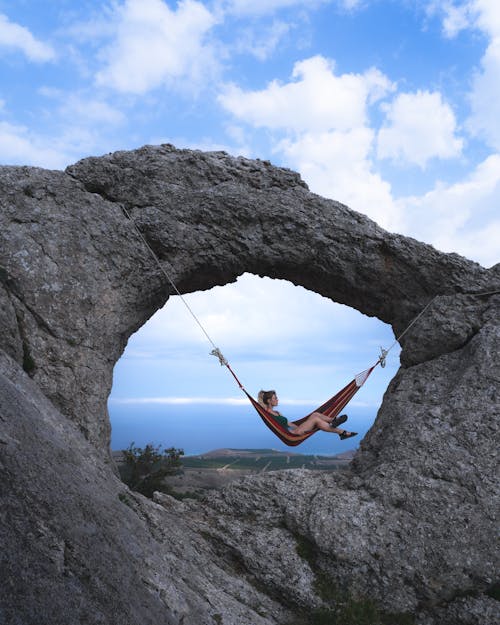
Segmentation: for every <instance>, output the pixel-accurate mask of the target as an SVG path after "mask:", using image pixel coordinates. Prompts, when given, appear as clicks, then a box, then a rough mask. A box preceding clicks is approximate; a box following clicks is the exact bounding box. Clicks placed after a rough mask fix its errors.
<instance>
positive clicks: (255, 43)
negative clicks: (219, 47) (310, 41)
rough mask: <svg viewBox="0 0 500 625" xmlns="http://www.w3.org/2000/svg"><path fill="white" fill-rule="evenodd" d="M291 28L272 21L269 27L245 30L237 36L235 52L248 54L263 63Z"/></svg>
mask: <svg viewBox="0 0 500 625" xmlns="http://www.w3.org/2000/svg"><path fill="white" fill-rule="evenodd" d="M291 27H292V26H291V25H290V24H287V23H286V22H282V21H273V22H272V24H271V25H270V26H267V25H264V26H259V28H255V27H250V28H246V29H244V30H242V31H241V32H240V33H239V34H238V37H237V42H236V45H235V50H236V52H238V53H243V52H246V53H249V54H251V55H252V56H254V57H255V58H256V59H259V61H265V60H266V59H267V58H269V56H271V54H272V53H273V52H274V51H275V50H276V48H277V47H278V45H279V43H280V42H281V41H282V39H283V38H284V37H285V36H286V35H287V34H288V33H289V31H290V29H291Z"/></svg>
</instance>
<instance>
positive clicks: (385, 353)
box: [378, 347, 389, 369]
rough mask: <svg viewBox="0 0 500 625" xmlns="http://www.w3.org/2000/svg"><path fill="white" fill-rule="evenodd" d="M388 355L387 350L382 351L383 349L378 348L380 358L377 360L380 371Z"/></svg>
mask: <svg viewBox="0 0 500 625" xmlns="http://www.w3.org/2000/svg"><path fill="white" fill-rule="evenodd" d="M388 353H389V350H388V349H384V348H383V347H381V348H380V356H379V358H378V361H379V363H380V366H381V367H382V369H383V368H384V367H385V359H386V358H387V354H388Z"/></svg>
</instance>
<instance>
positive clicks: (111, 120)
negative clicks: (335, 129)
mask: <svg viewBox="0 0 500 625" xmlns="http://www.w3.org/2000/svg"><path fill="white" fill-rule="evenodd" d="M61 113H62V114H63V115H64V116H65V117H66V118H67V119H71V120H73V123H75V125H81V124H82V123H91V124H96V123H102V124H105V125H113V126H116V125H120V124H122V123H123V122H124V121H125V115H124V114H123V113H122V111H120V110H119V109H117V108H115V107H112V106H110V105H109V104H108V103H107V102H106V101H104V100H99V99H95V98H92V97H88V96H85V95H78V94H71V95H69V96H64V99H63V102H62V104H61Z"/></svg>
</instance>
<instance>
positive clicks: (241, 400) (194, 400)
mask: <svg viewBox="0 0 500 625" xmlns="http://www.w3.org/2000/svg"><path fill="white" fill-rule="evenodd" d="M324 401H325V400H324V399H322V400H321V399H320V400H318V399H293V398H292V399H283V400H280V404H282V405H284V406H314V405H321V404H322V403H324ZM109 402H110V403H112V404H121V405H131V404H140V405H144V404H160V405H161V404H164V405H189V404H194V405H199V404H213V405H217V404H223V405H226V406H246V405H247V404H248V399H247V398H246V397H172V396H157V397H110V398H109ZM351 405H352V406H357V407H363V408H371V407H375V406H376V404H375V403H370V402H357V401H353V402H351Z"/></svg>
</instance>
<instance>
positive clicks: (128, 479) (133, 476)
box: [120, 443, 184, 498]
mask: <svg viewBox="0 0 500 625" xmlns="http://www.w3.org/2000/svg"><path fill="white" fill-rule="evenodd" d="M183 455H184V451H183V450H182V449H176V448H175V447H169V448H168V449H164V450H163V451H161V445H157V446H155V445H153V444H152V443H149V444H148V445H146V447H144V448H141V447H134V443H131V444H130V447H129V448H128V449H125V450H124V451H123V459H124V462H123V464H122V465H121V466H120V476H121V479H122V481H123V482H125V484H127V486H129V488H131V489H132V490H135V491H137V492H139V493H141V494H142V495H145V496H146V497H150V498H151V497H152V496H153V493H154V492H155V491H161V492H168V489H167V488H166V486H165V484H164V483H163V480H164V479H165V477H167V475H176V474H178V473H179V472H180V470H181V466H182V465H181V460H180V458H181V456H183Z"/></svg>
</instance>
